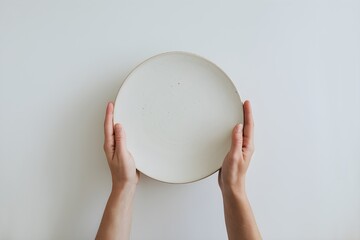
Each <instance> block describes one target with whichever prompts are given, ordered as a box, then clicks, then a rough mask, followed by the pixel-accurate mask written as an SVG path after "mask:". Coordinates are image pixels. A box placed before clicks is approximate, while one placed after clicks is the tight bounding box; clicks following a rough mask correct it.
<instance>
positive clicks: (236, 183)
mask: <svg viewBox="0 0 360 240" xmlns="http://www.w3.org/2000/svg"><path fill="white" fill-rule="evenodd" d="M253 153H254V120H253V116H252V110H251V105H250V102H249V101H245V103H244V125H243V124H238V125H236V126H235V127H234V129H233V131H232V143H231V148H230V151H229V152H228V154H227V155H226V156H225V159H224V162H223V165H222V167H221V169H220V171H219V175H218V182H219V186H220V189H221V192H222V196H223V204H224V216H225V223H226V230H227V233H228V238H229V240H240V239H241V240H243V239H244V240H245V239H249V240H250V239H261V235H260V232H259V229H258V227H257V225H256V221H255V217H254V214H253V212H252V210H251V206H250V202H249V200H248V198H247V194H246V190H245V177H246V172H247V169H248V167H249V164H250V160H251V157H252V155H253Z"/></svg>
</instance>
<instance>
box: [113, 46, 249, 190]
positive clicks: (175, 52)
mask: <svg viewBox="0 0 360 240" xmlns="http://www.w3.org/2000/svg"><path fill="white" fill-rule="evenodd" d="M170 54H180V55H185V56H191V57H196V58H200V59H201V60H203V61H205V62H207V63H210V64H211V65H213V66H214V67H216V68H217V69H218V70H219V71H220V72H221V73H223V74H224V75H225V77H226V78H227V79H228V80H230V83H231V84H232V86H233V87H234V89H235V91H236V95H237V96H238V97H239V100H240V103H241V105H243V104H244V103H243V101H242V100H241V97H240V94H239V91H238V90H237V88H236V85H235V84H234V82H233V80H232V79H231V78H230V77H229V75H228V74H226V73H225V72H224V71H223V70H222V69H221V68H220V67H219V66H218V65H217V64H215V63H214V62H212V61H210V60H208V59H207V58H205V57H202V56H200V55H198V54H195V53H191V52H186V51H167V52H162V53H159V54H155V55H153V56H151V57H148V58H146V59H145V60H143V61H141V62H140V63H139V64H137V65H136V66H135V67H134V68H132V70H131V71H130V72H129V73H128V74H127V75H126V77H125V79H124V81H123V82H122V84H121V85H120V87H119V90H118V91H117V95H116V98H115V101H114V112H113V124H114V125H115V124H116V123H115V109H116V108H115V106H116V102H117V100H118V96H119V94H120V91H121V89H122V87H123V86H124V84H125V83H126V82H127V80H128V79H129V78H130V76H131V75H132V74H133V73H134V72H135V71H136V70H137V69H138V68H139V67H140V66H142V65H143V64H145V63H146V62H148V61H151V60H152V59H155V58H159V57H162V56H164V55H170ZM243 122H244V117H243ZM225 157H226V156H224V158H225ZM134 162H135V166H136V161H135V160H134ZM220 169H221V166H220V167H219V168H218V169H216V170H215V171H214V172H212V173H210V174H209V175H206V176H204V177H201V178H199V179H195V180H191V181H185V182H182V181H181V182H167V181H164V180H160V179H158V178H156V177H151V176H149V175H147V174H145V173H143V172H142V171H141V170H139V169H138V168H136V170H137V171H139V172H140V173H141V174H143V175H145V176H147V177H149V178H151V179H154V180H156V181H159V182H162V183H166V184H189V183H194V182H197V181H200V180H203V179H205V178H207V177H210V176H212V175H213V174H215V173H216V172H218V171H219V170H220Z"/></svg>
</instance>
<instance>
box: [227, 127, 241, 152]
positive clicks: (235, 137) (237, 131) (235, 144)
mask: <svg viewBox="0 0 360 240" xmlns="http://www.w3.org/2000/svg"><path fill="white" fill-rule="evenodd" d="M242 146H243V125H242V124H237V125H236V126H235V127H234V129H233V131H232V138H231V149H230V154H231V155H232V156H233V157H234V158H238V157H240V156H242Z"/></svg>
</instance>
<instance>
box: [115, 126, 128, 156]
mask: <svg viewBox="0 0 360 240" xmlns="http://www.w3.org/2000/svg"><path fill="white" fill-rule="evenodd" d="M115 151H116V152H117V153H118V154H120V155H121V154H124V153H126V152H127V149H126V137H125V131H124V128H123V127H122V125H121V124H120V123H117V124H116V125H115Z"/></svg>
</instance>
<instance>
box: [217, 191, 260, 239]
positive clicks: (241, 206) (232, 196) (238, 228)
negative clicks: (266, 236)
mask: <svg viewBox="0 0 360 240" xmlns="http://www.w3.org/2000/svg"><path fill="white" fill-rule="evenodd" d="M223 200H224V214H225V222H226V229H227V233H228V238H229V240H240V239H241V240H243V239H244V240H245V239H246V240H252V239H261V235H260V232H259V230H258V227H257V225H256V221H255V217H254V214H253V212H252V210H251V206H250V203H249V200H248V198H247V195H246V193H245V191H243V192H241V191H240V192H239V191H238V192H235V191H226V192H223Z"/></svg>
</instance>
